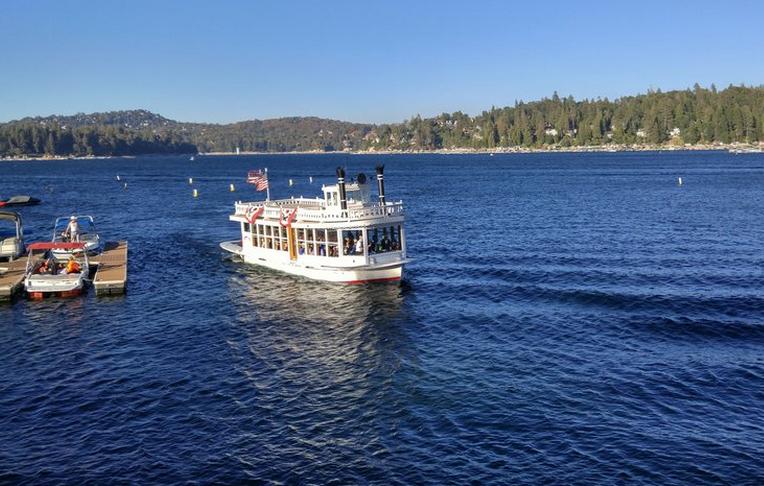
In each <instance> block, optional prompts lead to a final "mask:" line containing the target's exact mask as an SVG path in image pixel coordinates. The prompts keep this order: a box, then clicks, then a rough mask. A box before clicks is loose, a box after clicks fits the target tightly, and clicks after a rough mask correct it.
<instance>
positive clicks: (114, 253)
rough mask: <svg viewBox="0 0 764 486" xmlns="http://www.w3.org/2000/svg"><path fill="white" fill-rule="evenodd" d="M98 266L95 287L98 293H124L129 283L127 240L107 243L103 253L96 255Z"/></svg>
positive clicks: (95, 262) (94, 262) (94, 260)
mask: <svg viewBox="0 0 764 486" xmlns="http://www.w3.org/2000/svg"><path fill="white" fill-rule="evenodd" d="M92 263H93V264H94V265H97V266H98V269H97V270H96V274H95V278H93V287H95V290H96V295H104V294H122V293H124V292H125V286H126V285H127V241H118V242H109V243H106V245H105V247H104V250H103V253H101V254H100V255H97V256H94V257H93V258H92Z"/></svg>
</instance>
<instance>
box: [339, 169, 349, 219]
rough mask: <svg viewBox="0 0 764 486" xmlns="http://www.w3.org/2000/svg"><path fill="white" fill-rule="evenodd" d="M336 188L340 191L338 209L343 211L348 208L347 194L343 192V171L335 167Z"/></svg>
mask: <svg viewBox="0 0 764 486" xmlns="http://www.w3.org/2000/svg"><path fill="white" fill-rule="evenodd" d="M337 187H339V189H340V209H342V210H343V211H345V210H347V208H348V200H347V192H345V170H344V169H343V168H342V167H337Z"/></svg>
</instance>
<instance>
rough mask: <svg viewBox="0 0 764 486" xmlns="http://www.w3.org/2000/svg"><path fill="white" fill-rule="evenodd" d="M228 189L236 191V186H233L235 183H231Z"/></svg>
mask: <svg viewBox="0 0 764 486" xmlns="http://www.w3.org/2000/svg"><path fill="white" fill-rule="evenodd" d="M228 190H229V191H231V192H235V191H236V188H235V187H234V186H233V184H231V185H230V186H229V187H228Z"/></svg>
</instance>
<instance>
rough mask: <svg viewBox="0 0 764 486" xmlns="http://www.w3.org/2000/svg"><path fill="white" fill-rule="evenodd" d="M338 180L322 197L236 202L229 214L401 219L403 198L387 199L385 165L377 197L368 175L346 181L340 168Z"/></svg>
mask: <svg viewBox="0 0 764 486" xmlns="http://www.w3.org/2000/svg"><path fill="white" fill-rule="evenodd" d="M337 176H338V177H337V184H331V185H324V186H322V187H321V190H322V192H323V198H321V197H316V198H305V197H298V198H295V197H292V198H289V199H277V200H274V201H268V200H266V201H260V202H242V201H239V202H237V203H236V205H235V212H234V214H233V215H231V217H230V218H229V219H230V220H231V221H238V222H241V223H247V222H249V220H250V218H251V217H252V215H253V214H255V213H257V216H256V217H258V218H263V219H265V220H279V221H280V220H281V219H282V218H284V217H290V219H291V220H293V221H295V224H296V225H298V226H299V225H300V224H301V223H319V224H321V223H326V224H327V225H329V226H333V225H334V224H343V223H344V224H347V223H350V224H351V225H353V226H359V225H361V226H365V225H367V224H376V223H384V222H402V221H403V219H404V211H403V201H398V202H387V201H385V192H384V183H383V178H384V177H383V166H377V183H378V192H379V197H378V200H373V199H372V196H371V188H370V187H369V186H370V184H369V183H368V179H367V178H366V175H364V174H363V173H361V174H358V176H357V179H356V180H351V181H349V182H345V172H344V170H342V169H341V168H337Z"/></svg>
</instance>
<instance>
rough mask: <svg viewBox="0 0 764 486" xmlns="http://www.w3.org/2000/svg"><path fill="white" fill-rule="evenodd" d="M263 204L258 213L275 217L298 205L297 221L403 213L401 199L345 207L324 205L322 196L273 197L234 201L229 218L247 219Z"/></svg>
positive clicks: (372, 217)
mask: <svg viewBox="0 0 764 486" xmlns="http://www.w3.org/2000/svg"><path fill="white" fill-rule="evenodd" d="M261 207H262V208H264V210H263V213H262V215H261V216H260V217H262V218H265V219H275V220H278V219H280V218H282V217H285V216H286V215H285V214H284V212H285V211H288V212H289V213H290V214H291V212H292V211H294V210H295V209H297V214H296V217H295V221H296V222H313V223H342V222H356V221H357V222H360V221H370V222H371V221H377V220H385V219H395V220H401V219H403V216H404V210H403V201H398V202H387V203H385V204H384V205H382V204H381V203H371V202H366V203H361V202H358V203H348V205H347V209H342V208H341V207H340V206H335V205H327V204H326V202H325V200H323V199H321V198H315V199H310V198H304V197H299V198H290V199H279V200H275V201H259V202H241V201H240V202H237V203H236V204H235V213H234V214H233V215H231V217H230V219H231V221H239V222H247V212H248V211H249V212H250V213H251V212H252V211H256V210H257V209H259V208H261Z"/></svg>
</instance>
